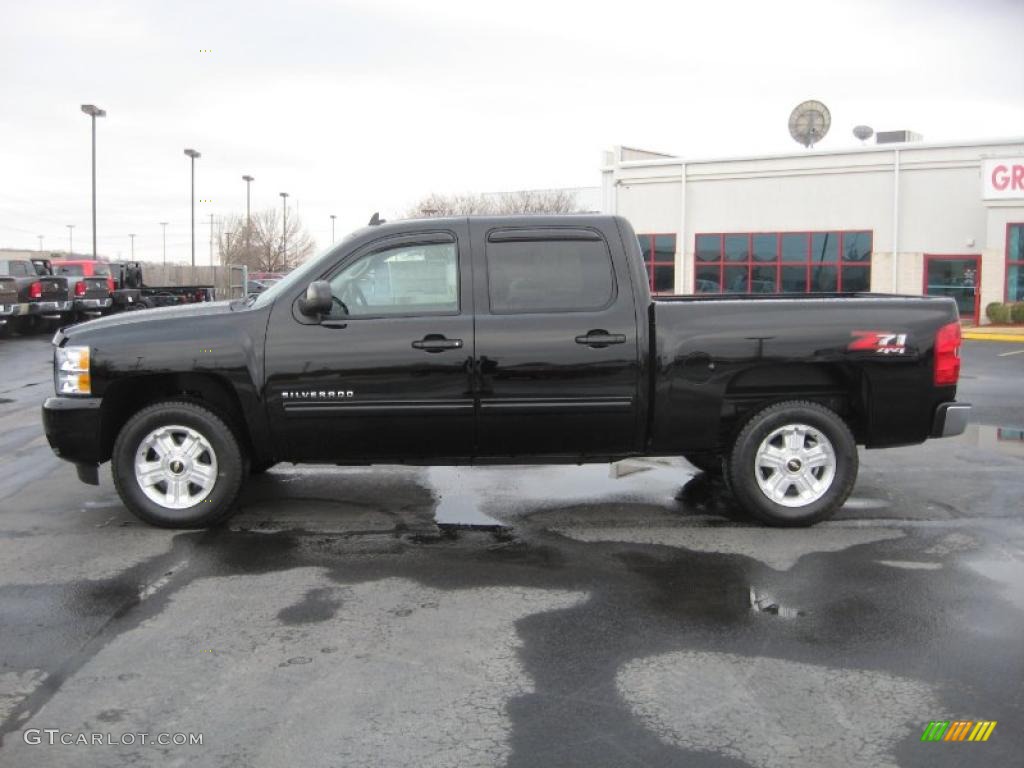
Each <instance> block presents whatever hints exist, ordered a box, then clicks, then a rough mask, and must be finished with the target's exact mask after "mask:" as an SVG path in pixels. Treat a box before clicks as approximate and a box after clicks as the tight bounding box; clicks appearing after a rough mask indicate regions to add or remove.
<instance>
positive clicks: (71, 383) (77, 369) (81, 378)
mask: <svg viewBox="0 0 1024 768" xmlns="http://www.w3.org/2000/svg"><path fill="white" fill-rule="evenodd" d="M54 366H55V367H56V369H57V394H58V395H90V394H92V381H91V380H90V378H89V348H88V347H57V358H56V360H55V361H54Z"/></svg>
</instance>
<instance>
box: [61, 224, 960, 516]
mask: <svg viewBox="0 0 1024 768" xmlns="http://www.w3.org/2000/svg"><path fill="white" fill-rule="evenodd" d="M53 343H54V347H55V349H54V381H55V385H56V390H57V392H56V397H52V398H49V399H48V400H47V401H46V402H45V404H44V405H43V422H44V425H45V429H46V434H47V437H48V438H49V441H50V445H51V446H52V447H53V449H54V451H55V452H56V453H57V454H58V455H59V456H61V457H62V458H65V459H67V460H69V461H72V462H74V463H75V464H76V465H77V466H78V472H79V477H80V478H81V479H82V480H83V481H85V482H90V483H94V484H95V483H96V482H98V475H97V466H98V465H99V464H100V463H102V462H105V461H108V460H110V461H111V464H112V472H113V478H114V483H115V485H116V487H117V490H118V492H119V493H120V495H121V498H122V499H123V501H124V503H125V504H126V505H127V506H128V508H129V509H131V510H132V512H134V513H135V514H136V515H137V516H139V517H140V518H142V519H143V520H146V521H148V522H150V523H154V524H156V525H162V526H168V527H195V526H205V525H212V524H215V523H218V522H219V521H222V520H224V519H226V518H227V516H228V515H229V514H230V512H231V509H232V504H233V502H234V501H235V498H236V496H237V494H238V492H239V489H240V488H241V485H242V483H243V482H244V480H245V478H246V476H247V475H248V474H250V473H252V472H260V471H262V470H265V469H266V468H267V467H269V466H271V465H272V464H274V463H275V462H279V461H290V462H310V463H331V464H371V463H408V464H420V465H430V464H470V463H479V464H494V463H520V464H522V463H566V464H575V463H583V462H608V461H615V460H618V459H622V458H624V457H629V456H651V455H656V456H679V455H682V456H685V457H687V458H688V459H690V460H691V462H693V463H694V464H695V465H697V466H699V467H701V468H704V469H705V470H707V471H709V472H711V473H715V474H720V475H722V476H723V478H724V479H725V481H726V484H727V486H728V487H729V488H730V489H731V493H732V494H733V496H734V497H735V498H736V499H737V501H738V502H739V503H740V504H741V505H742V506H743V507H744V508H745V509H747V510H749V512H751V513H752V514H754V515H756V516H757V517H759V518H760V519H762V520H763V521H765V522H767V523H769V524H775V525H790V526H793V525H808V524H811V523H814V522H816V521H819V520H822V519H824V518H825V517H827V516H829V515H830V514H832V513H833V512H834V511H835V510H836V509H837V508H839V507H840V506H841V505H842V504H843V502H844V501H845V499H846V498H847V496H848V494H849V493H850V491H851V489H852V487H853V484H854V481H855V479H856V476H857V467H858V456H857V445H858V444H861V445H865V446H867V447H868V448H882V447H885V446H895V445H907V444H912V443H920V442H922V441H924V440H926V439H928V438H929V437H941V436H945V435H953V434H958V433H960V432H962V431H963V429H964V427H965V424H966V421H967V418H968V415H969V411H970V406H968V405H965V404H961V403H956V402H955V399H956V385H957V380H958V376H959V371H960V359H959V346H960V326H959V322H958V318H957V309H956V305H955V304H954V302H953V301H952V300H950V299H945V298H926V297H909V296H882V295H871V294H832V295H813V294H808V295H798V296H797V295H760V296H757V297H747V296H728V295H725V296H711V297H708V296H701V297H671V298H658V299H652V298H651V296H650V293H649V292H648V279H647V276H646V274H645V271H644V264H643V261H642V256H641V252H640V248H639V244H638V242H637V238H636V235H635V234H634V232H633V229H632V228H631V227H630V225H629V223H628V222H627V221H626V220H625V219H623V218H620V217H613V216H589V215H588V216H530V217H509V218H502V217H498V218H468V219H467V218H452V219H433V220H412V221H402V222H397V223H391V224H383V225H378V226H370V227H366V228H364V229H362V230H359V231H358V232H356V233H354V234H353V235H350V236H349V237H348V238H346V239H345V240H343V241H342V242H340V243H339V244H338V245H336V246H333V247H332V248H331V249H330V250H328V251H327V252H326V253H324V254H323V255H322V256H320V257H318V258H316V259H313V260H311V261H310V262H307V263H306V264H305V265H303V266H302V267H300V268H299V269H297V270H296V271H294V272H292V273H291V274H290V275H288V276H287V277H286V278H284V279H283V280H281V281H280V282H279V283H277V284H276V285H274V286H272V287H271V288H269V289H268V290H267V291H265V292H263V293H261V294H260V295H259V296H256V297H250V298H248V299H240V300H236V301H232V302H216V303H211V304H201V305H199V304H197V305H191V306H184V307H171V308H166V309H154V310H152V311H149V312H141V313H130V314H124V315H119V316H113V317H108V318H103V319H101V320H94V321H91V322H87V323H83V324H81V325H77V326H73V327H71V328H67V329H64V330H63V331H60V332H58V333H57V334H56V336H55V337H54V340H53Z"/></svg>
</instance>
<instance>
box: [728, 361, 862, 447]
mask: <svg viewBox="0 0 1024 768" xmlns="http://www.w3.org/2000/svg"><path fill="white" fill-rule="evenodd" d="M867 386H868V384H867V379H866V377H864V376H863V375H862V373H861V371H860V370H859V369H857V368H853V367H850V366H845V365H840V364H829V363H792V364H786V365H765V366H760V367H757V368H750V369H747V370H745V371H741V372H740V373H738V374H736V375H735V376H734V377H733V378H732V380H731V381H730V382H729V384H728V386H727V387H726V391H725V397H724V398H723V399H722V414H721V421H720V424H721V431H720V434H719V441H720V445H722V446H723V447H724V446H730V445H732V443H733V440H734V439H735V438H736V435H738V434H739V431H740V430H741V429H742V428H743V425H744V424H745V423H746V422H747V420H748V419H749V418H750V417H751V416H752V415H753V414H754V413H755V412H757V411H760V410H761V409H763V408H765V407H767V406H769V405H771V404H772V403H778V402H783V401H786V400H809V401H811V402H814V403H818V404H819V405H822V406H824V407H825V408H828V409H829V410H831V411H834V412H835V413H836V414H838V415H839V416H840V417H841V418H842V419H843V420H844V421H845V422H846V424H847V426H849V428H850V431H851V432H853V436H854V439H856V441H857V442H858V443H862V442H864V439H865V436H866V434H867V427H868V406H867V404H868V392H867Z"/></svg>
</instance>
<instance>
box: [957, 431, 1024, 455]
mask: <svg viewBox="0 0 1024 768" xmlns="http://www.w3.org/2000/svg"><path fill="white" fill-rule="evenodd" d="M956 439H957V440H959V441H960V442H961V443H966V444H967V445H969V446H971V447H972V448H980V449H981V450H985V451H995V452H997V453H1001V454H1003V455H1005V456H1014V457H1016V458H1019V459H1024V429H1020V428H1017V427H994V426H991V425H989V424H968V425H967V429H966V430H965V431H964V433H963V434H962V435H960V436H959V437H958V438H956Z"/></svg>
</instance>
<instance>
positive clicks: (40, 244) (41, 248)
mask: <svg viewBox="0 0 1024 768" xmlns="http://www.w3.org/2000/svg"><path fill="white" fill-rule="evenodd" d="M36 237H38V238H39V250H40V251H42V250H43V236H42V235H36Z"/></svg>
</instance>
